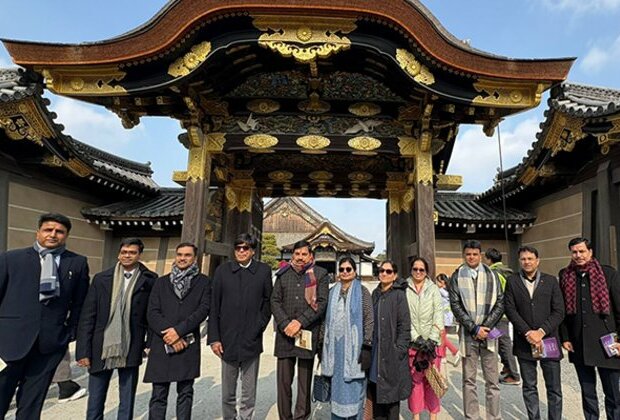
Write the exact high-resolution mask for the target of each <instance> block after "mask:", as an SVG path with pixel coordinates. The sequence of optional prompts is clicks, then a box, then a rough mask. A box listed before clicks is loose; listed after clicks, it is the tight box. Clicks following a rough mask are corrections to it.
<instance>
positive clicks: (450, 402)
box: [7, 329, 603, 420]
mask: <svg viewBox="0 0 620 420" xmlns="http://www.w3.org/2000/svg"><path fill="white" fill-rule="evenodd" d="M452 339H453V341H456V337H454V336H453V337H452ZM273 341H274V333H273V331H272V330H271V329H268V331H267V332H265V353H264V354H263V356H262V358H261V368H260V374H259V380H258V396H257V407H256V415H255V418H256V419H277V418H278V415H277V408H276V384H275V381H276V380H275V358H274V357H273V356H271V355H272V354H273ZM201 344H202V345H203V352H202V376H201V377H200V378H199V379H198V380H197V381H196V383H195V386H194V390H195V392H194V411H193V417H194V418H196V419H221V408H220V407H221V406H220V364H219V360H218V359H217V358H216V357H215V356H214V355H213V354H212V352H211V350H210V349H207V348H206V345H205V344H204V339H203V341H202V343H201ZM446 368H447V370H446V373H447V377H448V380H449V382H450V385H451V386H450V389H449V390H448V392H447V393H446V395H445V396H444V398H443V402H442V411H441V413H440V415H439V418H440V419H462V418H463V411H462V399H461V370H460V366H459V367H456V368H455V367H452V366H451V365H446ZM142 369H144V365H143V366H142ZM73 372H74V377H75V380H76V381H77V382H78V383H80V385H82V386H87V382H88V374H87V372H86V370H85V369H82V368H79V367H77V366H75V364H74V366H73ZM562 377H563V381H562V382H563V384H562V386H563V394H564V418H566V419H569V420H577V419H583V415H582V412H581V398H580V394H579V384H578V382H577V378H576V375H575V371H574V369H573V367H572V366H571V365H570V364H569V363H568V362H567V361H563V362H562ZM539 384H541V386H540V387H539V389H541V391H542V392H541V411H542V413H541V414H542V416H543V418H546V409H547V408H546V405H545V402H546V398H545V395H544V386H543V385H542V384H544V381H543V379H542V375H539ZM478 389H479V392H478V393H479V395H480V396H482V395H484V384H483V382H482V378H481V377H479V382H478ZM171 390H172V389H171ZM150 391H151V388H150V385H149V384H144V383H140V384H139V385H138V392H137V397H136V407H135V416H136V418H140V419H146V418H147V417H148V401H149V398H150V394H151V392H150ZM501 392H502V394H501V410H502V418H503V419H509V420H513V419H514V420H521V419H526V418H527V415H526V413H525V407H524V405H523V399H522V397H521V387H520V386H502V388H501ZM171 394H174V392H171ZM174 395H176V394H174ZM174 395H171V397H170V401H169V406H168V418H170V419H173V418H175V417H174V404H175V403H174V401H175V399H174V398H175V397H174ZM599 395H600V396H602V395H603V394H602V392H601V390H600V389H599ZM57 398H58V388H57V387H56V386H55V385H52V387H51V388H50V391H49V393H48V397H47V400H46V402H45V406H44V410H43V416H42V418H43V419H44V420H59V419H66V420H73V419H82V418H84V417H85V413H86V398H82V399H80V400H77V401H72V402H68V403H64V404H59V403H58V402H57ZM600 399H601V400H602V398H600ZM601 403H602V401H601ZM117 404H118V383H117V381H116V378H113V379H112V383H111V384H110V391H109V393H108V400H107V402H106V410H105V419H106V420H108V419H110V420H113V419H116V407H117ZM480 410H481V412H483V410H484V408H483V406H482V405H481V408H480ZM401 417H402V418H404V419H410V418H411V413H410V412H409V410H408V409H407V405H406V403H403V404H402V405H401ZM14 418H15V411H14V410H11V411H10V412H9V414H8V416H7V419H10V420H13V419H14ZM312 418H314V419H329V418H330V411H329V405H326V404H316V405H315V406H314V410H313V416H312ZM422 418H428V417H425V416H423V417H422Z"/></svg>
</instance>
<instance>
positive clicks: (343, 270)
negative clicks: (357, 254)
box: [338, 267, 353, 273]
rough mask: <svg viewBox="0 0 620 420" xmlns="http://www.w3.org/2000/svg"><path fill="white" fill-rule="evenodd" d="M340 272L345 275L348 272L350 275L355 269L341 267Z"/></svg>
mask: <svg viewBox="0 0 620 420" xmlns="http://www.w3.org/2000/svg"><path fill="white" fill-rule="evenodd" d="M338 271H339V272H340V273H344V272H345V271H346V272H347V273H350V272H351V271H353V267H339V268H338Z"/></svg>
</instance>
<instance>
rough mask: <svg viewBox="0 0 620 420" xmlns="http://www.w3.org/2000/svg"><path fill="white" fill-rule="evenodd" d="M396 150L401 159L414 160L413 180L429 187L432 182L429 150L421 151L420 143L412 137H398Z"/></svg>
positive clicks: (431, 163)
mask: <svg viewBox="0 0 620 420" xmlns="http://www.w3.org/2000/svg"><path fill="white" fill-rule="evenodd" d="M398 148H399V149H400V154H401V156H403V157H410V158H413V159H414V166H415V169H414V171H415V172H414V180H415V182H416V183H422V184H427V185H430V184H431V183H432V182H433V161H432V157H433V155H432V152H431V150H422V149H421V145H420V142H419V141H417V140H416V139H414V138H413V137H399V138H398Z"/></svg>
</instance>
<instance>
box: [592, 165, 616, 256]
mask: <svg viewBox="0 0 620 420" xmlns="http://www.w3.org/2000/svg"><path fill="white" fill-rule="evenodd" d="M609 164H610V161H607V162H603V163H601V164H600V165H599V167H598V171H597V173H596V189H597V194H596V197H597V203H596V215H595V217H596V231H597V233H598V235H597V236H598V237H597V238H596V240H597V243H596V244H594V245H595V246H596V258H597V259H598V260H599V261H600V262H601V263H602V264H611V263H612V261H611V260H612V258H611V241H612V238H611V235H610V231H611V230H613V229H611V228H612V220H611V214H612V213H611V212H612V209H611V203H612V198H611V174H610V170H609ZM614 211H616V209H614ZM613 240H615V238H613Z"/></svg>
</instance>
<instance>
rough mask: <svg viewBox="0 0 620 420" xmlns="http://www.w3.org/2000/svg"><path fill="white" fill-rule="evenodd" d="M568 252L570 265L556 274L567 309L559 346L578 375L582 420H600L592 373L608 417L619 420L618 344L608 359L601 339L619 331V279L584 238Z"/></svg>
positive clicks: (619, 356) (577, 240) (571, 245)
mask: <svg viewBox="0 0 620 420" xmlns="http://www.w3.org/2000/svg"><path fill="white" fill-rule="evenodd" d="M568 249H569V250H570V253H571V262H570V264H569V265H568V267H566V268H565V269H563V270H562V271H560V275H559V277H560V288H561V289H562V294H563V295H564V304H565V307H566V317H565V318H564V322H563V323H562V326H561V328H560V334H561V337H562V341H563V347H564V348H565V349H566V350H568V352H569V354H568V360H570V362H571V363H573V364H574V366H575V370H576V371H577V377H578V378H579V384H580V386H581V402H582V406H583V414H584V416H585V418H586V420H594V419H598V418H599V407H598V397H597V395H596V371H598V375H599V376H600V378H601V384H602V385H603V393H604V394H605V412H606V413H607V418H608V419H614V420H617V419H620V385H619V381H620V344H619V343H614V344H612V345H611V347H612V348H613V349H615V351H616V355H615V356H607V355H606V353H605V350H604V348H603V345H602V344H601V337H602V336H607V335H609V334H612V333H616V334H617V333H618V332H619V331H620V277H619V276H618V272H617V271H616V270H614V269H613V268H612V267H610V266H607V265H601V264H600V263H599V261H598V260H597V259H596V258H594V256H593V251H592V246H591V245H590V242H589V241H588V239H586V238H574V239H571V240H570V242H569V243H568ZM595 369H596V370H595Z"/></svg>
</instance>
